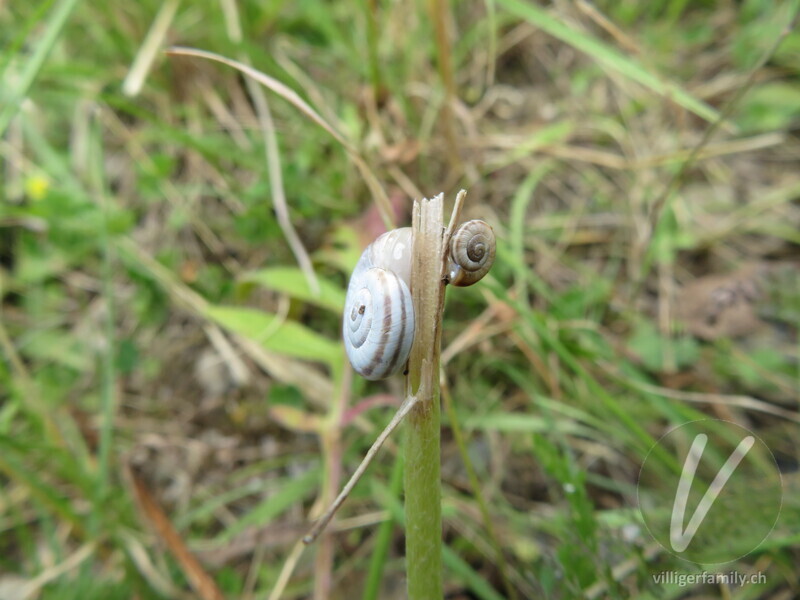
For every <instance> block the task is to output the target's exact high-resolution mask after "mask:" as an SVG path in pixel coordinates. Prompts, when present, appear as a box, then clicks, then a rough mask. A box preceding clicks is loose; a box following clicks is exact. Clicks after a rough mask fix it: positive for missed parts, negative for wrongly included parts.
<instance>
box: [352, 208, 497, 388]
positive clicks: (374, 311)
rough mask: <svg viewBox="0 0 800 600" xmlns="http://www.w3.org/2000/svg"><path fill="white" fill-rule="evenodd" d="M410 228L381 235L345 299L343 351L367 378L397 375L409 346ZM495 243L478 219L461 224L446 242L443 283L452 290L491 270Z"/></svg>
mask: <svg viewBox="0 0 800 600" xmlns="http://www.w3.org/2000/svg"><path fill="white" fill-rule="evenodd" d="M412 246H413V240H412V230H411V228H410V227H403V228H400V229H395V230H393V231H389V232H387V233H384V234H383V235H381V236H380V237H378V239H376V240H375V241H374V242H372V244H370V245H369V246H368V247H367V249H366V250H364V253H363V254H362V255H361V258H360V259H359V261H358V263H357V264H356V268H355V270H354V271H353V275H352V276H351V278H350V283H349V284H348V286H347V296H346V298H345V308H344V319H343V321H344V323H343V325H342V334H343V336H344V342H345V350H346V351H347V357H348V358H349V359H350V364H351V365H353V368H354V369H355V370H356V372H357V373H359V374H360V375H362V376H363V377H365V378H366V379H371V380H377V379H385V378H387V377H390V376H391V375H394V374H395V373H398V372H400V371H401V370H402V369H403V367H404V366H405V364H406V361H407V360H408V355H409V352H410V351H411V345H412V343H413V342H414V327H415V320H414V304H413V302H412V299H411V291H410V284H411V253H412ZM494 255H495V240H494V233H493V232H492V228H491V227H490V226H489V225H488V224H486V223H484V222H483V221H468V222H466V223H464V224H462V225H461V226H460V227H459V228H458V229H457V230H456V232H455V233H454V234H453V236H452V238H451V240H450V252H449V256H448V266H447V273H446V274H445V280H446V282H447V283H451V284H452V285H456V286H468V285H472V284H473V283H476V282H477V281H479V280H480V279H481V278H482V277H483V276H484V275H485V274H486V273H487V272H488V271H489V268H490V267H491V266H492V263H493V262H494Z"/></svg>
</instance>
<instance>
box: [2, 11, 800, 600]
mask: <svg viewBox="0 0 800 600" xmlns="http://www.w3.org/2000/svg"><path fill="white" fill-rule="evenodd" d="M797 10H798V3H797V2H796V1H794V0H793V1H790V2H777V1H771V0H746V1H744V2H724V1H710V0H709V1H704V2H686V1H685V0H659V1H654V2H648V3H642V2H631V1H627V0H626V1H622V2H596V3H589V2H586V1H580V2H576V3H561V2H557V3H554V4H552V5H550V4H546V3H534V2H523V1H522V0H490V1H488V2H467V1H465V0H462V1H460V2H456V3H444V2H434V1H431V2H427V3H423V2H416V3H385V2H375V1H364V2H357V3H345V2H341V3H329V2H321V1H320V0H302V1H299V2H283V1H272V2H252V1H244V2H240V3H236V2H234V0H220V1H219V2H216V1H214V2H212V1H209V0H203V1H201V2H180V1H179V0H165V1H163V2H161V1H155V0H143V1H142V2H136V3H121V2H107V3H87V2H83V3H81V2H77V1H75V0H45V1H44V2H34V3H22V2H12V3H2V4H0V159H1V160H2V170H0V181H2V185H0V193H2V203H0V348H1V349H2V355H3V359H4V360H3V361H2V362H0V533H1V535H0V597H2V598H5V597H8V598H44V599H49V598H58V599H66V598H81V599H85V598H104V599H105V598H117V597H119V598H130V597H137V598H167V597H202V598H210V597H215V596H214V595H213V594H214V593H215V591H214V589H213V587H214V586H217V587H219V589H220V590H221V591H222V592H223V593H224V594H225V595H226V596H227V597H240V598H252V597H259V598H261V597H277V595H278V594H279V593H282V595H281V597H283V598H304V597H316V598H342V597H352V596H353V594H356V595H360V596H362V597H364V598H403V597H404V582H403V564H402V549H403V544H402V510H401V508H400V507H401V494H402V491H401V489H400V481H401V480H402V478H401V477H400V474H401V473H402V471H401V469H402V465H401V464H399V459H398V456H400V454H399V453H398V452H397V445H398V444H399V443H401V440H400V438H399V437H398V438H397V439H396V440H395V442H396V443H394V444H388V446H390V447H387V448H386V449H384V451H383V452H382V454H381V456H380V458H379V460H378V461H377V463H378V464H375V465H373V467H372V468H371V469H370V471H369V473H368V475H367V478H366V479H367V481H362V482H361V484H360V485H359V486H358V487H357V488H356V491H355V493H354V494H353V497H351V498H350V499H349V500H348V503H347V504H346V505H345V508H344V509H343V510H342V514H341V515H340V516H339V521H338V525H337V526H336V527H335V528H334V529H335V531H334V532H333V533H332V534H331V535H330V536H327V537H325V538H324V539H322V540H320V542H319V543H318V545H316V546H313V547H311V548H309V549H306V550H305V551H304V552H303V553H302V554H300V555H299V556H298V555H297V554H296V553H295V552H294V550H293V548H295V547H296V546H295V544H296V543H297V541H298V540H299V539H300V537H301V536H302V535H303V534H304V533H305V529H306V526H307V524H308V521H309V518H310V517H309V514H310V513H311V511H312V507H313V505H314V502H315V498H319V499H320V501H319V502H318V504H320V505H321V504H324V503H325V499H329V498H330V497H331V494H333V493H334V492H335V490H336V488H337V487H338V482H340V481H341V480H343V479H344V478H345V477H346V476H347V475H348V474H349V473H350V472H351V471H352V470H353V469H354V468H355V466H356V465H357V463H358V461H359V460H360V458H361V457H362V456H363V454H364V452H365V451H366V449H367V448H368V447H369V445H370V444H371V443H372V440H373V439H374V438H375V436H376V435H377V433H378V432H379V431H380V429H381V428H382V427H383V425H384V424H385V423H386V422H387V421H388V420H389V418H390V417H389V414H390V411H391V410H393V409H391V408H389V406H390V405H393V401H394V400H397V399H398V398H399V395H400V394H401V393H402V389H401V386H400V385H399V384H398V383H397V382H392V381H389V382H379V383H366V382H364V381H362V380H360V379H359V378H357V377H355V378H353V377H351V376H350V373H349V367H348V366H347V365H346V361H345V358H344V353H343V351H342V347H341V342H340V341H339V327H340V321H339V310H340V307H341V305H342V303H343V293H344V289H345V286H346V281H347V276H348V274H349V271H350V269H352V266H353V265H354V264H355V261H356V259H357V257H358V255H359V253H360V251H361V249H362V248H363V247H364V245H366V244H367V243H368V242H369V241H370V240H371V239H372V238H373V237H375V236H376V235H378V233H379V225H378V224H379V223H380V218H379V216H378V213H377V211H376V202H377V201H378V200H379V195H380V193H379V190H383V192H382V193H385V194H386V196H387V197H388V199H389V200H390V202H391V203H392V206H393V208H394V209H395V210H396V211H397V215H398V216H397V217H396V224H397V225H398V226H399V225H405V224H406V222H405V221H406V219H407V215H408V214H409V210H410V205H411V200H412V199H413V198H414V197H420V196H422V195H427V196H430V195H433V194H435V193H438V192H440V191H444V192H445V193H446V197H447V198H448V199H450V200H451V199H452V198H453V197H454V193H455V191H457V190H458V189H459V188H460V187H464V188H467V189H468V190H469V198H468V203H467V214H468V216H469V217H470V218H472V217H475V218H483V219H485V220H487V221H489V222H490V223H491V224H492V225H493V227H494V228H495V232H496V234H497V236H498V254H497V262H496V264H495V267H494V269H493V271H492V273H491V276H490V277H489V278H487V280H484V281H483V282H481V283H480V284H479V285H477V286H474V287H472V288H468V289H464V290H456V291H453V290H450V291H449V293H448V300H447V307H446V312H445V324H444V349H443V365H444V377H445V379H446V382H447V388H446V389H447V390H448V391H447V394H448V395H449V396H451V397H452V411H448V412H447V413H446V417H445V429H444V431H443V468H442V473H443V478H444V481H443V485H444V523H445V525H444V527H445V543H446V552H445V556H444V559H445V589H446V591H447V593H448V594H449V596H448V597H453V598H456V597H459V598H503V597H509V596H511V595H514V596H516V597H517V598H535V597H552V598H583V597H590V598H627V597H637V598H686V597H701V596H702V597H723V598H741V599H745V598H787V597H794V596H797V595H798V583H797V579H798V570H797V564H800V551H799V550H798V544H800V537H798V524H800V506H798V500H797V499H798V498H800V494H798V488H799V487H800V485H799V482H800V479H798V475H797V473H798V464H800V460H799V459H800V456H798V448H797V444H796V440H797V439H798V423H800V412H799V411H798V400H800V398H799V397H798V396H799V394H800V392H799V391H798V390H800V359H799V356H798V355H799V354H800V343H799V342H798V306H800V304H799V303H798V298H800V277H798V266H800V251H798V247H799V245H800V235H799V234H798V231H799V230H800V229H799V228H800V205H798V202H797V199H798V198H799V197H800V152H799V150H800V143H798V139H797V128H798V123H800V120H799V119H800V112H799V111H800V109H799V108H798V107H799V106H800V102H798V98H800V79H798V74H800V34H798V33H797V31H795V30H794V29H791V27H792V25H793V24H794V17H795V15H796V14H797ZM437 27H443V28H444V31H445V32H446V36H445V38H444V39H441V38H437ZM437 40H438V41H437ZM778 42H780V44H778ZM172 45H180V46H188V47H196V48H200V49H204V50H208V51H212V52H215V53H218V54H220V55H222V56H226V57H230V58H233V59H238V60H242V61H245V62H249V63H250V64H252V65H253V66H254V68H256V69H258V70H259V71H261V72H263V73H265V74H267V75H269V76H271V77H273V78H275V79H277V80H278V81H280V82H282V83H283V84H285V85H286V86H288V87H289V88H291V89H292V90H294V91H295V92H297V94H299V96H300V97H301V98H302V99H303V100H304V101H305V102H307V103H308V104H309V105H310V106H311V107H313V109H314V110H315V111H316V112H317V113H319V115H321V117H322V118H323V119H324V120H325V121H326V122H327V123H328V124H329V125H330V126H331V127H332V128H333V129H335V130H336V131H337V132H339V133H340V134H341V136H342V137H343V138H344V140H346V141H347V143H348V144H349V145H350V146H351V147H352V150H353V152H357V153H358V155H359V156H360V157H362V158H363V160H364V161H365V163H366V164H367V166H368V170H369V172H370V173H372V174H373V176H374V177H375V181H376V182H377V185H378V187H379V190H377V191H376V188H375V187H374V186H370V185H369V184H368V182H367V181H365V178H364V170H363V169H360V168H359V167H358V165H357V164H356V163H354V161H353V159H352V154H351V155H349V154H348V152H347V151H346V150H345V148H343V147H342V145H341V144H340V143H339V142H338V141H336V140H335V139H334V137H332V136H331V135H329V134H328V133H326V132H325V131H324V130H323V129H322V128H320V127H319V125H318V124H315V123H314V122H312V121H311V120H310V119H309V118H308V117H307V115H305V114H303V113H302V112H301V111H299V110H297V108H296V106H294V105H292V104H291V103H289V102H286V101H285V100H284V99H283V98H281V97H279V96H278V95H275V94H273V93H271V92H270V91H269V90H264V92H261V93H263V94H265V95H264V96H263V97H262V99H266V101H267V102H268V110H269V111H270V115H271V119H272V122H273V123H274V128H275V131H274V135H275V137H276V139H277V152H276V151H275V148H271V147H270V133H269V127H266V126H265V124H264V119H263V117H264V111H263V105H262V103H261V99H259V92H255V91H253V90H254V88H252V87H248V85H247V83H246V80H245V78H244V77H243V76H242V75H241V74H239V73H237V72H236V71H234V70H232V69H230V68H228V67H224V66H222V65H219V64H216V63H212V62H210V61H207V60H202V59H198V58H190V57H182V56H168V55H166V54H165V52H164V50H165V49H166V48H167V47H169V46H172ZM448 65H449V67H448ZM448 69H450V71H448ZM712 127H713V128H714V129H713V131H712V135H711V136H710V137H709V138H708V139H704V134H705V133H706V132H707V131H709V128H712ZM701 145H702V147H701ZM276 158H277V159H278V160H279V165H280V174H281V176H282V183H283V185H282V189H283V190H285V195H286V198H287V205H288V212H289V218H290V221H291V223H292V224H293V226H294V228H295V229H296V230H297V233H298V236H299V239H300V241H301V242H302V245H303V246H304V247H305V249H306V250H307V251H308V253H309V255H310V258H311V262H312V264H313V267H314V273H315V275H316V277H317V284H318V285H319V288H320V293H319V294H316V293H315V292H314V290H313V287H312V286H311V284H309V283H308V281H307V277H306V274H304V273H303V271H302V270H301V269H300V268H299V267H298V263H297V260H296V258H295V253H293V251H292V249H291V246H290V244H289V243H287V237H286V234H285V230H284V229H285V228H282V227H281V225H280V223H279V219H278V217H277V216H276V215H277V214H279V212H280V210H281V205H280V199H279V198H276V195H275V189H276V188H275V184H276V180H275V177H274V170H273V169H274V163H273V165H270V164H269V160H273V161H274V160H275V159H276ZM270 174H272V178H271V177H270ZM380 407H384V408H380ZM704 417H712V418H719V419H725V420H730V421H734V422H736V423H738V424H740V425H742V426H744V427H746V428H748V429H750V430H752V431H754V432H755V433H756V434H757V435H758V436H759V437H760V438H761V439H762V440H763V441H764V442H765V443H766V444H767V446H768V447H769V448H770V449H771V450H772V451H773V453H774V454H775V456H776V459H777V463H778V466H779V467H780V469H781V470H782V473H783V477H784V505H783V510H782V513H781V516H780V519H779V521H778V523H777V525H776V528H775V531H774V532H773V534H772V535H771V536H770V537H769V538H768V540H767V541H766V542H765V543H764V544H762V545H761V546H760V547H759V548H758V549H757V550H755V551H754V552H752V553H751V554H749V555H748V556H746V557H744V558H742V559H741V560H740V561H738V562H736V563H731V564H726V565H720V566H716V567H712V568H713V569H718V570H720V571H726V572H727V571H731V570H738V571H740V572H751V571H754V570H755V571H760V572H763V573H765V574H766V578H767V581H766V583H765V584H758V585H749V586H744V587H742V588H740V589H723V587H722V586H709V585H697V586H694V587H693V586H687V587H684V588H682V587H679V586H677V585H662V584H655V583H654V580H653V578H652V574H653V573H660V572H662V571H665V570H669V569H674V570H677V571H680V572H694V571H696V570H697V569H699V568H700V567H699V566H698V565H694V564H691V563H687V562H685V561H681V560H679V559H677V558H675V557H673V556H672V555H671V554H670V553H668V552H666V551H664V550H663V549H662V548H661V547H660V546H659V545H658V544H657V543H656V542H655V540H654V539H653V538H651V537H650V536H649V534H648V532H647V531H646V529H645V528H644V526H643V523H642V521H641V517H640V515H639V513H638V508H637V507H638V504H637V492H636V485H637V478H638V472H639V468H640V466H641V464H642V462H643V461H644V458H645V456H647V454H648V452H651V451H652V452H653V453H654V454H653V455H654V456H655V459H656V461H657V465H658V466H657V469H661V470H662V472H663V473H664V474H665V475H666V474H667V473H670V474H672V473H674V472H675V470H676V469H678V470H679V469H680V467H681V464H682V458H681V457H678V456H674V455H673V454H672V453H671V452H669V451H667V450H666V449H664V448H660V447H659V446H655V443H656V440H658V439H659V438H660V437H661V436H662V435H663V434H664V433H666V432H667V431H669V430H670V429H672V428H673V427H675V426H677V425H680V424H682V423H685V422H687V421H690V420H695V419H700V418H704ZM456 429H457V431H456ZM460 432H463V436H464V445H463V449H464V452H462V453H459V451H458V446H459V444H456V443H455V442H456V439H455V438H456V436H457V435H458V434H459V433H460ZM465 460H466V461H468V463H469V467H470V469H471V470H473V471H474V478H473V479H471V478H470V473H469V471H467V470H465V465H464V461H465ZM665 479H667V478H666V477H665ZM475 480H477V481H479V482H480V485H479V489H478V490H476V489H475V486H474V485H471V483H470V481H475ZM650 484H651V485H658V483H657V482H650ZM137 490H139V491H137ZM142 490H144V492H142ZM142 494H144V496H143V495H142ZM148 498H149V499H150V500H152V501H153V506H156V507H160V508H158V509H150V510H148V509H147V508H146V507H147V506H150V505H149V504H148V503H147V501H148V500H147V499H148ZM317 508H319V507H317ZM484 508H485V509H486V510H487V511H488V517H489V520H490V521H491V525H492V528H493V529H494V532H495V534H496V537H497V539H498V540H499V542H500V543H499V546H500V548H501V551H502V561H499V560H498V559H497V555H496V551H495V549H494V548H493V541H492V539H491V536H490V534H489V530H490V528H489V527H488V525H489V524H487V523H486V519H485V518H484V517H482V513H481V511H482V509H484ZM153 510H156V512H153ZM158 510H160V511H163V512H161V513H158ZM743 512H746V510H745V511H743ZM159 514H160V515H161V517H163V518H164V521H162V520H159V516H158V515H159ZM746 516H747V515H746V514H745V515H742V517H743V518H746ZM166 520H168V522H169V523H171V527H174V532H175V536H174V537H170V536H169V535H167V533H166V532H167V530H166V529H165V527H166V526H165V525H164V522H165V521H166ZM379 523H380V525H379ZM730 535H731V536H735V528H732V532H731V533H730ZM176 540H178V541H176ZM720 543H730V544H732V545H734V543H735V539H721V540H720ZM187 548H188V549H189V550H190V551H191V553H192V555H193V556H194V557H196V560H189V559H187V558H186V556H185V554H181V551H182V550H183V551H185V550H186V549H187ZM198 573H200V574H201V575H205V576H206V577H207V578H208V579H209V580H212V581H214V582H215V583H214V584H212V585H211V587H208V586H207V585H206V586H205V587H204V584H203V581H205V580H203V578H202V577H201V576H200V575H198ZM198 577H199V579H198ZM504 580H505V581H504ZM198 582H199V583H198ZM270 594H272V596H270Z"/></svg>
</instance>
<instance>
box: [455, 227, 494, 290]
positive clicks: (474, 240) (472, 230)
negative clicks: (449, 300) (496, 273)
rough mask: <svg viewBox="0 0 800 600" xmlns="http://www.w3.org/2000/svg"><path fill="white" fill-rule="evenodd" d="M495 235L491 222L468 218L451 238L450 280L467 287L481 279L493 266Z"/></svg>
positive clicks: (456, 284)
mask: <svg viewBox="0 0 800 600" xmlns="http://www.w3.org/2000/svg"><path fill="white" fill-rule="evenodd" d="M495 250H496V248H495V238H494V231H492V228H491V226H490V225H489V224H488V223H486V222H484V221H480V220H477V219H476V220H473V221H467V222H466V223H463V224H462V225H460V226H459V228H458V229H457V230H456V231H455V233H454V234H453V237H451V238H450V260H449V265H448V273H447V281H448V283H450V285H455V286H459V287H466V286H468V285H472V284H473V283H477V282H478V281H480V280H481V279H483V276H484V275H486V273H488V272H489V269H491V268H492V264H493V263H494V255H495Z"/></svg>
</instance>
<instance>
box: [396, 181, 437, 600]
mask: <svg viewBox="0 0 800 600" xmlns="http://www.w3.org/2000/svg"><path fill="white" fill-rule="evenodd" d="M442 212H443V200H442V196H441V195H439V196H437V197H436V198H433V199H431V200H422V201H421V202H415V203H414V216H413V222H412V227H413V229H414V250H413V263H412V269H411V289H412V292H413V296H414V311H415V314H416V318H417V323H416V337H415V340H414V347H413V348H412V349H411V358H410V359H409V367H408V368H409V371H408V379H407V382H408V388H409V392H408V393H409V394H424V396H423V397H420V398H419V401H418V402H417V403H416V405H415V406H414V408H413V409H412V410H411V412H410V413H409V415H408V418H407V425H406V429H407V437H406V444H405V525H406V574H407V578H408V598H409V600H428V599H431V600H440V599H441V598H442V506H441V481H440V454H439V428H440V408H439V377H438V375H439V353H440V345H441V330H442V309H443V307H444V284H443V282H442V266H443V252H444V250H443V239H442V234H443V231H444V228H443V223H442Z"/></svg>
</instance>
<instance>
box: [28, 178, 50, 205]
mask: <svg viewBox="0 0 800 600" xmlns="http://www.w3.org/2000/svg"><path fill="white" fill-rule="evenodd" d="M49 189H50V180H49V179H47V177H45V176H44V175H31V176H30V177H28V178H27V179H26V180H25V195H27V196H28V198H30V199H31V200H33V201H37V200H41V199H42V198H44V197H45V196H46V195H47V190H49Z"/></svg>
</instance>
